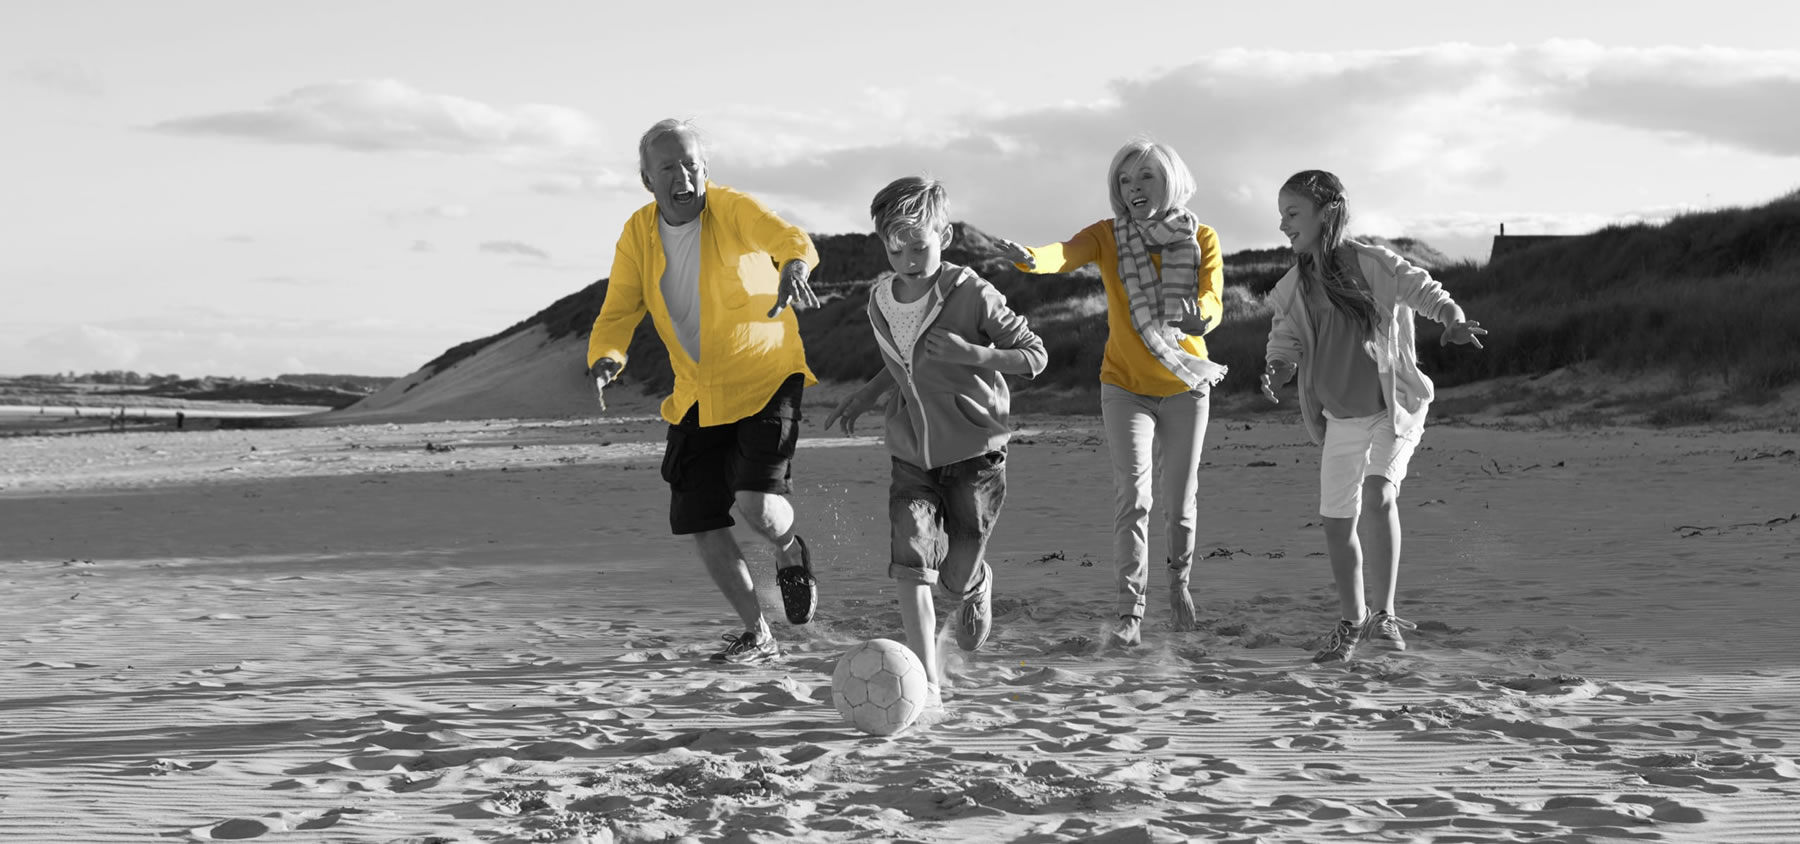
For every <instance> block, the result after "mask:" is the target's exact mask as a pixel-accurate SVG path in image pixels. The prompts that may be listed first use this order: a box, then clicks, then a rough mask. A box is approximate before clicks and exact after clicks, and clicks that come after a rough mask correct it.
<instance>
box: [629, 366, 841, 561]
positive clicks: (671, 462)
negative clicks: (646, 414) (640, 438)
mask: <svg viewBox="0 0 1800 844" xmlns="http://www.w3.org/2000/svg"><path fill="white" fill-rule="evenodd" d="M805 388H806V380H805V377H804V376H803V375H801V374H800V373H797V372H796V373H794V374H793V375H791V376H788V379H787V380H786V381H783V382H781V386H780V387H779V388H777V389H776V390H775V395H774V396H771V397H770V398H769V403H768V404H766V405H763V409H762V410H759V411H757V412H756V413H754V414H752V415H750V416H746V417H744V418H743V419H739V420H738V421H736V422H730V423H727V424H724V425H713V426H711V427H701V425H700V405H698V404H696V405H694V406H693V407H691V408H688V412H687V415H686V416H684V417H682V419H681V422H680V424H676V425H670V426H669V442H668V445H667V446H665V447H664V448H663V461H662V476H663V480H665V481H668V482H669V530H670V531H672V532H674V533H675V534H676V535H677V536H680V535H685V534H691V533H701V532H703V531H709V530H718V529H719V528H727V527H731V526H732V525H734V524H737V522H736V520H734V519H732V518H731V507H732V505H733V504H735V503H736V502H737V493H738V491H740V490H742V491H745V492H766V493H769V494H772V495H786V494H788V493H789V492H790V491H792V481H793V475H794V465H793V464H794V446H795V444H796V443H797V442H799V440H800V394H801V393H802V392H804V390H805Z"/></svg>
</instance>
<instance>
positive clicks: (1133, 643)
mask: <svg viewBox="0 0 1800 844" xmlns="http://www.w3.org/2000/svg"><path fill="white" fill-rule="evenodd" d="M1143 631H1144V619H1142V618H1140V617H1138V616H1135V615H1122V616H1119V625H1118V626H1117V627H1114V628H1113V630H1112V636H1111V637H1110V639H1111V644H1112V646H1113V647H1115V648H1135V647H1137V646H1138V645H1141V644H1143V643H1144V632H1143Z"/></svg>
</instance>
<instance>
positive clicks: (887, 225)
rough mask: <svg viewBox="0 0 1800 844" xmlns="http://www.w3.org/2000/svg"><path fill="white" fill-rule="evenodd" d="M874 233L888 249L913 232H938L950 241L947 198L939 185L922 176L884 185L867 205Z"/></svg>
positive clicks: (947, 241)
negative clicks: (873, 223) (873, 224)
mask: <svg viewBox="0 0 1800 844" xmlns="http://www.w3.org/2000/svg"><path fill="white" fill-rule="evenodd" d="M869 217H870V218H871V219H873V220H874V221H875V234H876V235H877V236H879V237H880V238H881V240H882V242H883V243H885V244H886V245H887V246H888V248H890V249H892V248H895V247H897V246H899V244H900V239H901V238H902V237H904V236H906V235H908V234H911V233H913V232H927V233H931V234H937V233H939V232H941V233H942V236H943V238H944V242H945V245H948V244H949V238H950V199H949V196H948V194H947V193H946V192H945V190H944V185H943V183H942V182H939V181H937V180H936V179H927V178H924V177H922V176H903V177H901V178H898V179H895V180H893V181H892V182H889V183H888V186H887V187H885V188H882V189H881V191H880V192H879V193H877V194H875V201H874V202H871V203H869Z"/></svg>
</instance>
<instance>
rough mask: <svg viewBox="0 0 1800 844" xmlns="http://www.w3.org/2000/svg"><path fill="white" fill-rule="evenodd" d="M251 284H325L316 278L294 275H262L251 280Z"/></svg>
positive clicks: (305, 285)
mask: <svg viewBox="0 0 1800 844" xmlns="http://www.w3.org/2000/svg"><path fill="white" fill-rule="evenodd" d="M250 283H251V284H267V285H274V286H276V287H323V286H325V282H324V281H323V280H321V279H316V278H301V277H299V276H292V275H262V276H257V277H255V278H252V279H250Z"/></svg>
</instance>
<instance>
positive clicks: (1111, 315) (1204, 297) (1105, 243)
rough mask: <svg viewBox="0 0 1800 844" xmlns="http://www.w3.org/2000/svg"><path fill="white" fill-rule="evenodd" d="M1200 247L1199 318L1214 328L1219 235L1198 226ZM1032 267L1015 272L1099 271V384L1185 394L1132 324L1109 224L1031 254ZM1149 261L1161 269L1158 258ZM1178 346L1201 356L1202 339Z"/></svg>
mask: <svg viewBox="0 0 1800 844" xmlns="http://www.w3.org/2000/svg"><path fill="white" fill-rule="evenodd" d="M1194 240H1195V241H1197V242H1198V243H1199V244H1200V296H1199V298H1198V304H1199V308H1200V315H1201V316H1203V317H1206V318H1207V319H1209V320H1211V322H1210V323H1209V324H1208V325H1207V328H1206V330H1207V331H1208V332H1211V331H1212V330H1213V329H1215V328H1218V327H1219V321H1220V317H1222V316H1224V313H1225V306H1224V303H1223V302H1222V301H1220V299H1219V294H1220V292H1221V291H1223V290H1224V289H1225V259H1224V257H1223V256H1221V255H1220V254H1219V236H1218V234H1217V233H1215V232H1214V231H1213V230H1212V229H1211V228H1210V227H1208V226H1204V225H1202V226H1201V227H1200V228H1199V230H1198V231H1196V232H1194ZM1030 252H1031V257H1032V259H1033V260H1035V261H1037V266H1036V267H1027V266H1025V265H1023V264H1020V265H1019V269H1021V270H1024V271H1026V272H1035V273H1066V272H1068V271H1070V270H1073V269H1075V268H1077V267H1080V266H1081V265H1083V264H1089V263H1091V264H1094V265H1096V266H1098V267H1099V268H1100V280H1101V281H1102V283H1104V285H1105V286H1106V355H1105V357H1104V358H1103V359H1102V361H1101V363H1100V383H1102V384H1112V385H1114V386H1117V387H1121V388H1123V389H1126V390H1129V391H1131V392H1133V393H1137V394H1138V395H1140V396H1155V397H1158V398H1161V397H1164V396H1173V395H1177V394H1179V393H1184V392H1187V389H1188V386H1187V384H1186V383H1185V382H1183V381H1182V380H1181V379H1180V378H1178V377H1176V375H1175V373H1173V372H1170V371H1169V368H1168V367H1166V366H1163V365H1162V361H1159V360H1157V359H1156V355H1154V354H1152V353H1151V352H1150V347H1149V346H1146V345H1144V338H1143V337H1142V336H1140V335H1139V334H1138V331H1137V327H1136V326H1134V325H1132V324H1131V296H1130V295H1129V294H1128V293H1127V292H1126V290H1125V284H1124V282H1122V281H1120V280H1119V245H1118V243H1117V242H1115V241H1114V240H1113V221H1112V220H1110V219H1108V220H1101V221H1100V222H1097V223H1095V224H1093V225H1091V226H1088V227H1087V228H1085V229H1082V230H1081V231H1079V232H1076V233H1075V236H1074V237H1072V238H1069V239H1068V240H1067V241H1065V242H1063V243H1058V244H1053V245H1051V246H1040V247H1037V248H1034V249H1031V250H1030ZM1150 260H1151V261H1152V262H1153V263H1155V264H1156V268H1157V269H1158V270H1161V269H1162V256H1161V255H1151V256H1150ZM1181 348H1183V349H1186V350H1187V351H1189V352H1191V353H1193V354H1195V355H1198V356H1200V357H1203V358H1204V357H1206V340H1205V338H1203V337H1199V336H1195V335H1189V336H1187V337H1185V338H1183V339H1182V341H1181Z"/></svg>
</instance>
